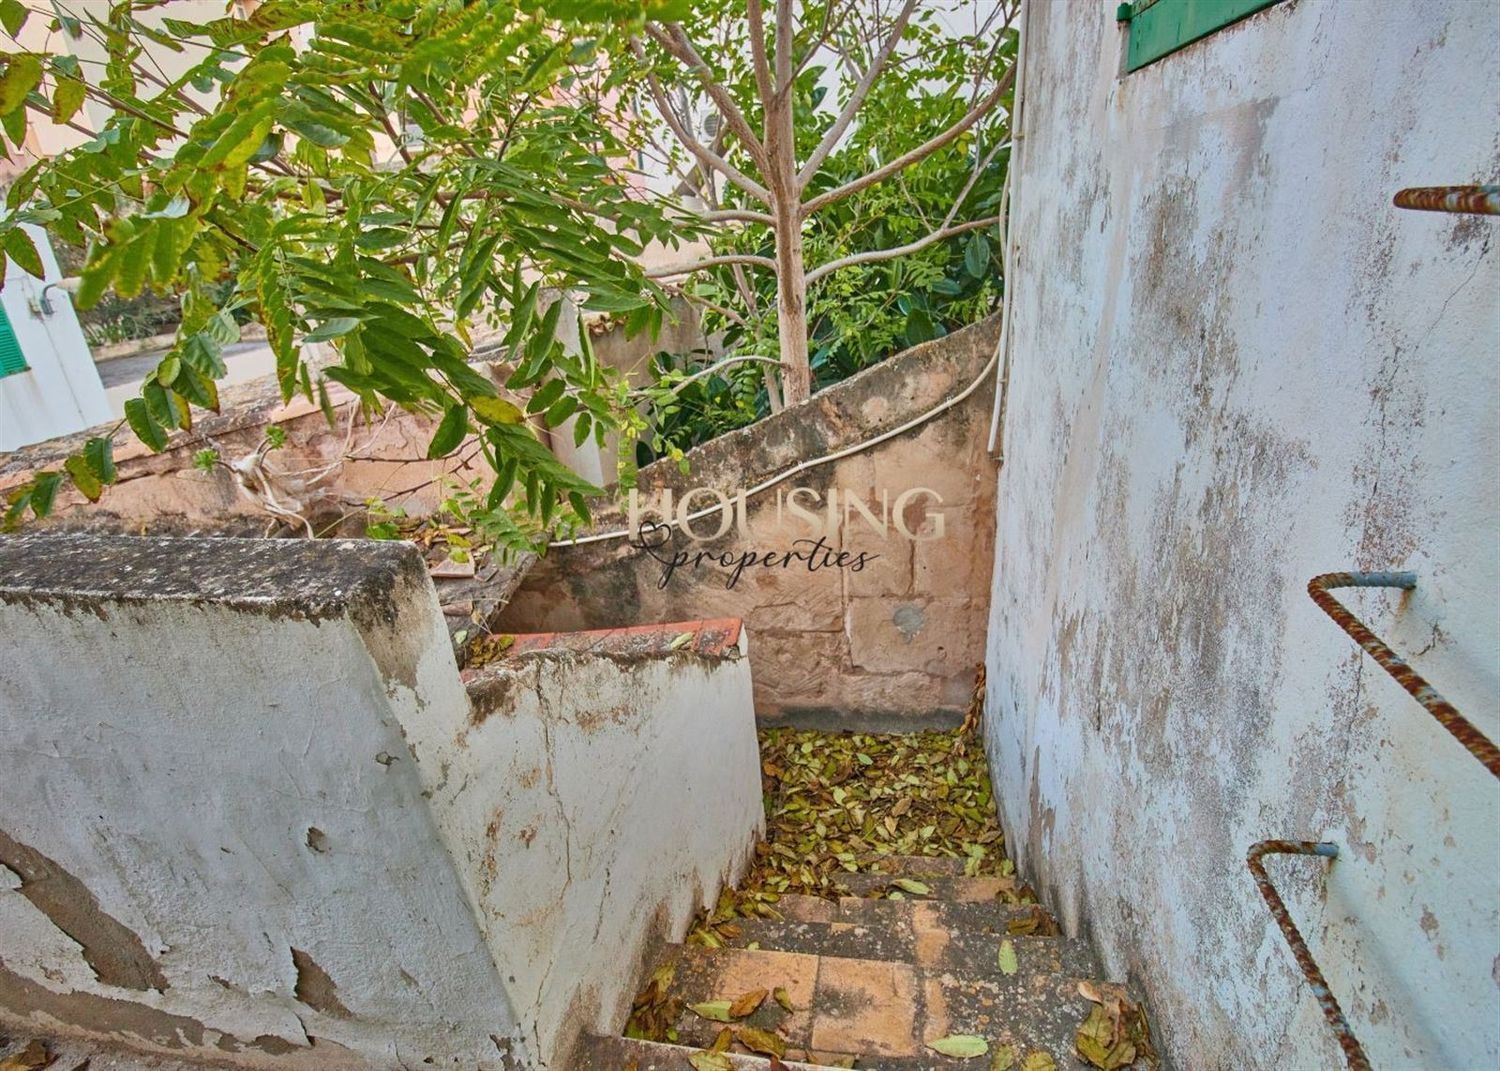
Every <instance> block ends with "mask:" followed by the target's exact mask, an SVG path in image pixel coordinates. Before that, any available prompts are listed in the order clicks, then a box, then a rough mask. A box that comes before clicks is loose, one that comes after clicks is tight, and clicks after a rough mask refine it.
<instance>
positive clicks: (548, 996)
mask: <svg viewBox="0 0 1500 1071" xmlns="http://www.w3.org/2000/svg"><path fill="white" fill-rule="evenodd" d="M744 652H745V640H744V637H743V634H741V638H740V642H739V645H738V646H737V647H735V648H733V649H731V650H730V651H729V652H728V654H727V655H725V656H723V657H706V656H699V655H695V654H691V653H688V652H685V651H684V652H680V653H672V654H667V655H663V656H652V657H644V658H631V659H617V658H614V657H611V656H609V655H607V654H593V653H577V652H540V653H535V654H527V655H523V656H517V657H513V658H511V659H507V660H505V661H503V662H500V663H497V664H495V665H492V666H488V667H485V668H484V669H481V670H479V671H478V673H477V675H476V676H475V678H474V680H473V681H472V682H471V685H470V687H471V690H472V692H473V694H474V696H475V706H474V715H473V718H472V720H471V722H470V723H469V724H468V725H467V726H465V727H464V729H463V731H462V732H461V733H460V734H459V735H458V736H457V737H456V738H453V739H449V740H436V739H434V740H433V741H432V742H431V744H432V747H433V756H434V758H433V762H435V763H436V764H437V767H438V768H439V770H440V771H441V773H442V776H441V779H440V781H439V782H438V783H437V784H435V785H434V786H433V791H432V802H433V808H434V812H435V813H436V814H438V815H439V822H440V823H441V824H442V826H443V827H444V828H445V830H448V831H449V832H450V836H451V837H452V838H453V841H454V843H455V858H456V859H457V860H458V862H459V867H460V869H461V870H462V872H463V873H464V875H465V880H466V882H467V883H468V885H469V889H470V895H471V897H472V898H473V900H474V901H475V902H476V903H477V904H478V907H479V917H480V925H481V927H482V928H483V931H484V933H485V936H486V938H487V939H488V941H489V942H490V944H491V946H492V947H493V948H494V949H495V953H496V958H497V960H499V961H501V962H502V963H503V965H504V968H503V969H504V974H505V982H506V986H507V989H508V991H509V993H510V999H511V1003H512V1005H513V1006H514V1007H515V1009H516V1013H517V1015H518V1017H519V1019H520V1021H521V1023H522V1025H523V1027H524V1028H525V1032H526V1039H527V1041H528V1043H529V1044H530V1046H531V1048H532V1051H534V1052H536V1053H537V1054H539V1055H540V1056H541V1057H542V1059H543V1060H544V1061H545V1062H546V1064H547V1066H549V1067H553V1068H558V1069H564V1068H568V1067H569V1066H570V1064H569V1063H568V1061H567V1054H568V1052H569V1050H570V1049H571V1047H572V1045H573V1043H574V1041H575V1040H576V1039H577V1038H578V1036H579V1035H580V1033H581V1032H584V1031H595V1032H601V1033H614V1032H618V1031H619V1030H620V1029H622V1028H623V1026H624V1023H625V1019H626V1017H627V1016H628V1014H629V1010H630V1001H631V999H632V997H634V995H635V993H636V991H637V988H638V985H639V982H640V979H641V968H642V966H643V960H644V956H645V955H646V953H647V952H648V951H649V950H651V949H652V948H653V946H654V944H655V943H656V942H658V941H662V940H680V939H681V938H682V936H683V934H684V933H685V932H686V929H687V926H688V923H689V921H690V920H691V918H692V916H693V915H694V913H695V912H696V911H697V909H698V908H700V907H706V906H709V905H711V904H712V903H713V902H714V901H715V900H716V899H717V897H718V894H719V890H720V888H721V887H722V886H723V884H724V883H726V882H730V881H734V880H736V879H738V878H739V877H740V876H741V874H742V873H743V871H744V868H745V866H746V865H747V864H748V861H749V858H750V855H751V852H752V850H753V848H754V844H755V840H756V837H757V835H758V834H759V833H760V831H761V830H762V827H763V824H764V814H763V812H762V809H761V795H760V793H761V788H760V752H759V745H758V743H757V740H756V736H755V712H754V708H753V707H752V704H751V698H750V664H749V662H748V660H747V659H746V658H745V657H744ZM414 744H415V746H416V747H417V749H418V751H419V752H421V751H425V750H426V748H427V746H428V744H427V743H426V742H424V741H423V740H420V739H415V740H414ZM429 765H430V764H429Z"/></svg>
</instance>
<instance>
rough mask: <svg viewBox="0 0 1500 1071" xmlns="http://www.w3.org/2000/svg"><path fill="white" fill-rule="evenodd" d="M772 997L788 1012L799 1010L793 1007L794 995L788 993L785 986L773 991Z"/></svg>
mask: <svg viewBox="0 0 1500 1071" xmlns="http://www.w3.org/2000/svg"><path fill="white" fill-rule="evenodd" d="M771 996H772V997H774V998H775V999H776V1003H777V1004H780V1005H781V1006H782V1007H783V1008H785V1009H786V1010H787V1011H789V1012H791V1011H796V1010H797V1009H796V1008H794V1007H792V995H791V994H790V993H788V992H787V991H786V987H785V986H777V987H776V988H775V989H774V990H772V992H771Z"/></svg>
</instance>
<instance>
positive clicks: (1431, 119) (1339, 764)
mask: <svg viewBox="0 0 1500 1071" xmlns="http://www.w3.org/2000/svg"><path fill="white" fill-rule="evenodd" d="M1030 8H1031V11H1030V23H1029V27H1028V43H1027V46H1026V47H1027V50H1028V59H1027V62H1028V64H1029V67H1028V71H1027V80H1026V86H1025V93H1026V113H1025V130H1024V135H1025V138H1024V140H1023V141H1021V142H1020V144H1021V149H1020V155H1021V160H1020V164H1019V169H1018V173H1019V181H1020V187H1019V197H1018V201H1017V205H1016V210H1015V222H1014V227H1013V234H1014V237H1015V239H1016V242H1017V244H1018V249H1017V259H1018V268H1017V271H1016V273H1015V279H1014V281H1013V287H1014V294H1013V297H1014V310H1013V313H1012V316H1013V320H1012V329H1013V331H1014V340H1015V351H1014V362H1013V367H1012V372H1011V391H1010V405H1009V410H1010V420H1009V427H1008V428H1007V434H1006V444H1005V445H1006V450H1005V456H1006V464H1005V467H1004V469H1003V471H1002V473H1001V477H1000V481H999V502H998V517H999V530H998V535H997V553H996V565H995V571H994V581H993V603H992V606H991V610H990V626H989V627H990V633H989V655H988V668H989V681H990V690H989V703H988V708H987V710H986V733H987V739H988V742H989V751H990V756H991V761H992V769H993V771H994V775H995V782H996V786H997V790H998V792H999V803H1000V807H1001V811H1002V815H1003V818H1004V821H1005V823H1006V826H1007V830H1008V832H1009V833H1010V834H1011V847H1012V851H1013V852H1015V853H1016V855H1017V856H1018V857H1019V860H1020V863H1021V866H1022V868H1023V870H1024V871H1025V872H1026V873H1027V874H1028V875H1029V876H1031V877H1033V878H1034V879H1035V880H1036V881H1037V882H1038V884H1039V886H1040V888H1041V889H1042V890H1043V892H1044V894H1045V896H1046V897H1047V899H1048V900H1049V901H1051V902H1052V903H1053V904H1054V905H1055V906H1056V907H1057V908H1058V910H1059V913H1060V916H1061V918H1062V920H1063V922H1064V923H1065V925H1066V926H1067V927H1068V929H1069V930H1070V931H1074V932H1076V931H1078V930H1079V929H1080V928H1085V929H1087V931H1088V932H1090V933H1091V934H1092V936H1093V938H1094V939H1095V940H1096V942H1097V943H1098V945H1099V947H1100V949H1101V951H1102V953H1103V955H1104V957H1105V960H1106V963H1107V964H1108V966H1109V968H1110V969H1111V971H1112V972H1114V973H1115V974H1116V975H1119V976H1126V975H1129V976H1132V977H1133V978H1134V979H1136V980H1137V981H1138V982H1139V983H1140V984H1141V985H1142V986H1143V988H1144V990H1145V992H1146V994H1147V995H1148V997H1149V999H1150V1002H1151V1011H1152V1013H1153V1020H1154V1022H1155V1025H1156V1027H1157V1029H1158V1031H1159V1034H1160V1040H1161V1041H1162V1043H1163V1046H1164V1048H1165V1050H1166V1053H1167V1054H1168V1056H1169V1057H1170V1058H1171V1059H1172V1060H1173V1061H1174V1062H1175V1063H1176V1065H1177V1066H1178V1067H1182V1068H1192V1069H1194V1071H1198V1069H1205V1071H1212V1069H1218V1068H1224V1069H1228V1068H1245V1067H1254V1068H1262V1067H1264V1068H1272V1067H1275V1068H1292V1069H1297V1071H1302V1069H1314V1068H1329V1067H1337V1066H1342V1058H1341V1056H1340V1055H1339V1051H1338V1049H1337V1047H1336V1046H1335V1044H1334V1041H1333V1039H1332V1036H1331V1034H1330V1032H1329V1031H1328V1029H1327V1027H1326V1026H1325V1025H1324V1023H1323V1021H1322V1018H1321V1016H1320V1014H1319V1011H1318V1008H1317V1005H1316V1004H1315V1002H1314V1001H1313V999H1312V997H1311V995H1310V994H1309V991H1308V988H1307V986H1306V984H1305V982H1304V981H1303V980H1302V978H1301V976H1300V974H1299V973H1298V972H1297V971H1296V969H1295V967H1294V964H1293V961H1292V958H1291V955H1290V953H1289V952H1288V950H1287V948H1286V946H1285V944H1284V942H1283V940H1282V938H1281V936H1280V934H1279V931H1277V930H1276V928H1275V926H1274V924H1273V922H1272V920H1271V917H1270V915H1269V914H1268V913H1267V911H1266V909H1265V906H1264V904H1263V902H1262V901H1261V899H1260V897H1259V896H1258V895H1257V892H1256V889H1255V886H1254V885H1253V883H1252V881H1251V879H1250V876H1249V874H1248V872H1247V871H1246V869H1245V865H1244V856H1245V851H1246V849H1247V848H1248V847H1249V846H1250V844H1252V843H1253V842H1254V841H1257V840H1260V839H1262V838H1267V837H1285V838H1296V839H1303V838H1305V839H1323V838H1326V839H1329V840H1332V841H1334V842H1336V843H1337V844H1338V845H1339V846H1340V849H1341V851H1342V853H1343V854H1342V857H1341V858H1340V859H1339V861H1338V862H1337V863H1335V864H1334V865H1333V867H1332V868H1331V870H1329V869H1328V868H1327V867H1326V866H1325V865H1324V864H1323V863H1321V862H1318V861H1312V860H1299V859H1289V858H1286V857H1278V858H1273V859H1272V860H1271V861H1270V862H1269V868H1270V870H1271V872H1272V875H1273V877H1274V878H1275V880H1276V881H1277V882H1278V884H1279V885H1280V887H1281V888H1282V889H1283V891H1284V893H1285V894H1286V896H1287V899H1288V902H1289V904H1290V907H1291V911H1292V914H1293V916H1294V917H1295V918H1296V919H1297V920H1298V921H1299V923H1300V924H1301V926H1302V928H1303V931H1304V933H1305V935H1306V936H1307V938H1308V940H1309V943H1310V945H1311V947H1312V949H1313V952H1314V954H1315V956H1316V957H1317V958H1318V959H1319V961H1320V962H1321V964H1322V966H1323V968H1324V970H1325V972H1326V973H1327V975H1328V977H1329V980H1330V983H1331V986H1332V988H1333V991H1334V992H1335V994H1336V995H1337V996H1338V997H1339V999H1340V1000H1341V1002H1342V1003H1343V1005H1344V1007H1345V1009H1346V1010H1347V1011H1348V1012H1349V1014H1350V1018H1351V1021H1352V1023H1353V1026H1354V1029H1355V1031H1356V1032H1357V1034H1358V1035H1359V1037H1360V1038H1361V1039H1362V1040H1363V1042H1364V1043H1365V1046H1366V1048H1367V1050H1368V1051H1369V1054H1370V1056H1371V1059H1372V1061H1373V1062H1374V1064H1375V1066H1376V1067H1389V1068H1397V1067H1444V1068H1469V1067H1481V1066H1486V1067H1488V1066H1494V1065H1495V1064H1496V1062H1497V1061H1500V907H1497V905H1500V896H1497V892H1500V883H1497V879H1496V875H1497V873H1500V839H1497V838H1496V836H1495V832H1494V831H1495V827H1496V823H1497V821H1500V786H1497V784H1496V782H1495V781H1494V779H1493V778H1491V777H1490V776H1489V775H1488V774H1487V773H1486V772H1485V771H1484V769H1483V768H1482V767H1481V766H1480V765H1479V764H1478V763H1477V762H1476V761H1475V760H1474V759H1473V758H1472V757H1470V756H1469V755H1468V754H1467V753H1466V752H1465V751H1464V750H1463V749H1462V748H1461V747H1459V746H1458V745H1457V744H1456V743H1455V742H1454V741H1453V740H1452V739H1451V738H1450V737H1448V736H1447V735H1446V734H1445V733H1444V732H1443V731H1442V730H1441V729H1440V728H1439V727H1437V726H1436V724H1435V723H1434V722H1433V721H1432V720H1431V718H1430V717H1429V716H1428V715H1427V714H1426V713H1425V712H1424V711H1422V709H1421V708H1420V707H1418V706H1417V705H1416V704H1415V703H1413V702H1412V700H1411V699H1410V698H1408V697H1407V696H1406V695H1405V693H1403V692H1401V691H1400V690H1399V688H1398V687H1397V686H1396V685H1395V684H1394V683H1393V682H1391V681H1390V680H1389V679H1388V678H1387V677H1386V676H1385V675H1384V674H1383V673H1382V672H1381V671H1380V670H1379V669H1378V667H1376V666H1375V665H1374V664H1373V663H1372V662H1371V661H1370V660H1369V659H1368V658H1366V657H1365V656H1363V655H1362V654H1361V653H1360V651H1359V649H1358V648H1357V647H1356V646H1355V645H1354V643H1353V642H1352V641H1351V640H1349V639H1348V637H1347V636H1345V635H1344V634H1343V633H1342V632H1341V631H1339V630H1338V629H1337V628H1336V627H1335V626H1334V625H1333V623H1332V622H1331V621H1329V620H1328V619H1327V618H1326V617H1325V616H1324V615H1323V614H1322V613H1321V611H1319V610H1318V609H1317V608H1316V607H1315V606H1314V605H1313V603H1312V602H1311V601H1310V600H1309V599H1308V597H1307V595H1306V593H1305V590H1304V587H1305V584H1306V582H1307V580H1308V579H1309V578H1310V577H1311V576H1313V575H1314V574H1317V573H1321V572H1326V571H1332V570H1339V569H1345V568H1357V569H1411V570H1414V571H1415V572H1416V573H1417V574H1418V575H1419V587H1418V589H1417V590H1416V591H1415V592H1414V593H1413V594H1411V595H1410V596H1406V597H1398V596H1397V595H1396V594H1393V593H1372V594H1367V595H1362V596H1354V597H1352V599H1351V600H1350V601H1351V602H1352V604H1353V606H1354V607H1355V609H1356V612H1358V613H1361V614H1362V615H1363V616H1364V617H1365V619H1366V620H1367V621H1369V622H1370V623H1371V624H1372V626H1373V627H1374V629H1375V630H1376V631H1377V633H1379V634H1380V635H1382V636H1383V637H1385V638H1386V639H1387V640H1388V641H1389V642H1391V643H1392V645H1393V646H1394V647H1395V648H1396V649H1397V650H1398V651H1399V652H1401V653H1403V654H1405V655H1407V656H1409V657H1411V658H1412V660H1413V662H1414V663H1415V665H1416V666H1417V668H1418V669H1419V670H1420V671H1421V672H1422V673H1423V674H1425V675H1427V676H1428V677H1429V678H1430V679H1431V680H1432V681H1433V682H1434V684H1435V685H1436V686H1437V687H1438V688H1439V689H1440V690H1441V691H1443V692H1444V693H1446V694H1447V695H1448V696H1449V697H1450V698H1451V699H1453V700H1454V702H1455V703H1456V704H1457V706H1458V707H1459V709H1460V710H1462V711H1464V712H1465V713H1466V714H1467V715H1468V716H1469V717H1471V718H1472V719H1473V720H1475V721H1476V723H1477V724H1479V726H1480V727H1481V728H1483V729H1484V730H1485V731H1486V732H1487V733H1488V734H1489V735H1490V736H1491V737H1496V736H1500V717H1497V714H1496V707H1495V696H1496V695H1497V694H1500V659H1497V651H1500V609H1497V606H1500V603H1497V601H1496V593H1497V591H1500V544H1497V541H1496V538H1495V522H1496V517H1497V511H1500V491H1497V489H1500V440H1497V422H1496V404H1497V401H1500V361H1497V359H1496V358H1497V356H1500V353H1497V338H1500V311H1497V294H1500V256H1497V251H1496V245H1497V243H1500V222H1497V221H1496V220H1493V219H1486V218H1478V217H1462V216H1451V215H1442V214H1433V213H1418V212H1405V211H1400V210H1397V209H1395V208H1393V207H1392V206H1391V203H1390V201H1391V196H1392V194H1393V193H1394V192H1395V191H1396V190H1397V189H1399V188H1401V187H1403V186H1411V185H1434V184H1445V183H1468V182H1476V181H1478V182H1493V181H1495V178H1496V176H1497V175H1500V132H1497V125H1496V121H1495V117H1496V116H1497V115H1500V81H1497V80H1496V78H1495V72H1496V71H1500V38H1497V36H1496V35H1495V33H1494V25H1493V8H1491V7H1489V6H1488V5H1485V4H1480V3H1467V2H1463V0H1449V2H1435V3H1430V4H1420V5H1407V4H1375V3H1353V2H1347V3H1346V2H1332V0H1288V2H1284V3H1280V4H1277V5H1274V6H1272V7H1271V8H1269V9H1267V10H1265V11H1263V12H1261V13H1259V14H1256V15H1254V16H1252V17H1250V18H1248V19H1246V20H1244V21H1243V22H1241V23H1238V24H1236V25H1235V26H1233V27H1231V28H1228V29H1226V30H1223V31H1220V32H1218V33H1216V34H1214V35H1212V36H1210V37H1209V38H1207V39H1205V40H1202V41H1199V42H1197V43H1195V44H1193V45H1191V46H1189V47H1188V48H1187V49H1185V50H1183V51H1181V52H1179V53H1176V54H1174V55H1172V56H1169V57H1167V58H1165V59H1164V60H1162V61H1160V62H1158V63H1156V64H1154V65H1152V66H1150V67H1148V68H1145V69H1143V70H1141V71H1138V72H1135V73H1132V74H1129V75H1123V76H1122V75H1121V74H1120V71H1121V69H1122V65H1121V49H1122V45H1123V31H1122V29H1121V28H1120V27H1118V26H1117V25H1116V23H1115V20H1114V18H1113V7H1112V5H1105V4H1102V3H1097V2H1094V0H1074V2H1052V3H1031V4H1030Z"/></svg>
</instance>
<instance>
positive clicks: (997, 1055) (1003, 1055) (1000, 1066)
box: [990, 1044, 1016, 1071]
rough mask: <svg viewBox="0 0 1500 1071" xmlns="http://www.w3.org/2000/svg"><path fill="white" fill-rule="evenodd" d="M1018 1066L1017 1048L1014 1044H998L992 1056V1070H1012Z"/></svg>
mask: <svg viewBox="0 0 1500 1071" xmlns="http://www.w3.org/2000/svg"><path fill="white" fill-rule="evenodd" d="M1015 1066H1016V1049H1015V1046H1014V1045H1010V1044H1003V1045H996V1046H995V1052H994V1054H993V1055H992V1056H991V1057H990V1071H1011V1068H1013V1067H1015Z"/></svg>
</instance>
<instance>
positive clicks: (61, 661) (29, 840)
mask: <svg viewBox="0 0 1500 1071" xmlns="http://www.w3.org/2000/svg"><path fill="white" fill-rule="evenodd" d="M0 650H3V657H0V1023H9V1024H10V1025H12V1026H15V1027H19V1028H21V1029H33V1030H37V1031H43V1032H53V1031H57V1032H63V1033H73V1034H81V1035H86V1036H94V1037H99V1038H106V1039H110V1040H113V1041H120V1042H125V1043H128V1044H130V1045H133V1046H135V1047H138V1048H143V1049H146V1050H148V1051H155V1052H161V1053H169V1054H174V1055H192V1056H199V1057H212V1058H215V1059H218V1060H227V1061H231V1062H233V1063H235V1064H238V1065H248V1066H259V1067H265V1068H276V1069H283V1068H290V1069H295V1068H310V1069H312V1068H315V1069H318V1071H339V1069H342V1068H356V1067H358V1068H366V1067H369V1068H392V1069H394V1068H406V1067H425V1066H462V1067H465V1068H485V1069H491V1071H504V1069H506V1068H515V1067H520V1066H522V1065H523V1060H522V1058H523V1056H524V1046H523V1045H522V1044H521V1043H519V1042H518V1041H517V1040H516V1036H517V1034H518V1030H517V1021H516V1018H515V1016H514V1015H513V1014H512V1013H511V1011H510V1008H509V1006H508V1004H507V1002H506V999H505V996H504V987H503V985H502V982H501V979H500V977H499V975H498V972H497V968H496V966H495V962H494V960H493V959H492V956H491V950H490V948H489V947H488V946H487V944H486V942H485V939H484V935H483V934H482V932H481V929H480V927H479V925H478V924H477V922H476V920H475V916H474V913H473V911H472V910H471V907H470V904H469V901H468V899H467V897H466V895H465V890H464V887H463V884H462V882H461V880H460V878H459V875H458V874H457V872H456V868H455V866H454V864H453V863H452V861H451V860H450V856H449V854H448V852H447V850H446V849H445V846H444V841H443V839H442V837H441V831H440V829H439V828H438V824H437V822H436V821H435V819H434V816H433V812H432V810H431V809H430V807H429V804H428V802H427V800H426V799H425V798H424V787H425V786H424V776H425V771H422V770H420V769H419V764H418V762H417V761H416V758H415V756H414V755H413V753H412V752H411V751H410V750H408V747H407V744H406V742H405V739H404V735H405V733H404V730H403V726H408V727H409V726H412V725H416V724H420V725H422V726H424V727H426V728H428V729H430V730H431V731H434V732H436V731H440V730H441V728H442V727H444V726H447V727H449V728H450V729H453V728H455V727H457V726H460V725H464V724H466V723H467V720H468V700H467V696H466V694H465V692H464V690H463V687H462V685H461V684H460V682H459V680H458V673H457V669H456V667H455V665H454V661H453V655H452V652H451V649H450V648H449V646H448V643H447V636H446V631H445V629H444V626H443V623H442V620H441V615H440V613H439V611H438V608H437V605H436V601H435V599H434V596H433V594H432V587H431V584H430V582H429V581H428V580H427V577H426V575H425V571H424V570H423V569H422V566H421V562H420V560H419V558H418V557H417V556H416V555H415V554H414V553H413V552H412V551H411V549H410V548H408V547H394V546H386V545H381V544H368V543H366V544H360V543H336V544H335V543H329V542H320V543H317V544H311V543H306V542H297V541H264V540H161V541H157V540H144V539H129V538H121V537H109V538H105V537H82V536H69V535H59V534H51V535H44V536H35V537H24V538H20V539H0ZM502 1050H508V1051H510V1052H511V1053H512V1055H513V1056H514V1059H513V1060H507V1059H506V1058H505V1057H504V1056H503V1055H502ZM429 1057H431V1058H433V1059H434V1060H435V1061H437V1063H436V1064H435V1065H431V1064H427V1063H424V1061H425V1060H427V1059H428V1058H429ZM454 1061H457V1063H456V1064H455V1063H454Z"/></svg>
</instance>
